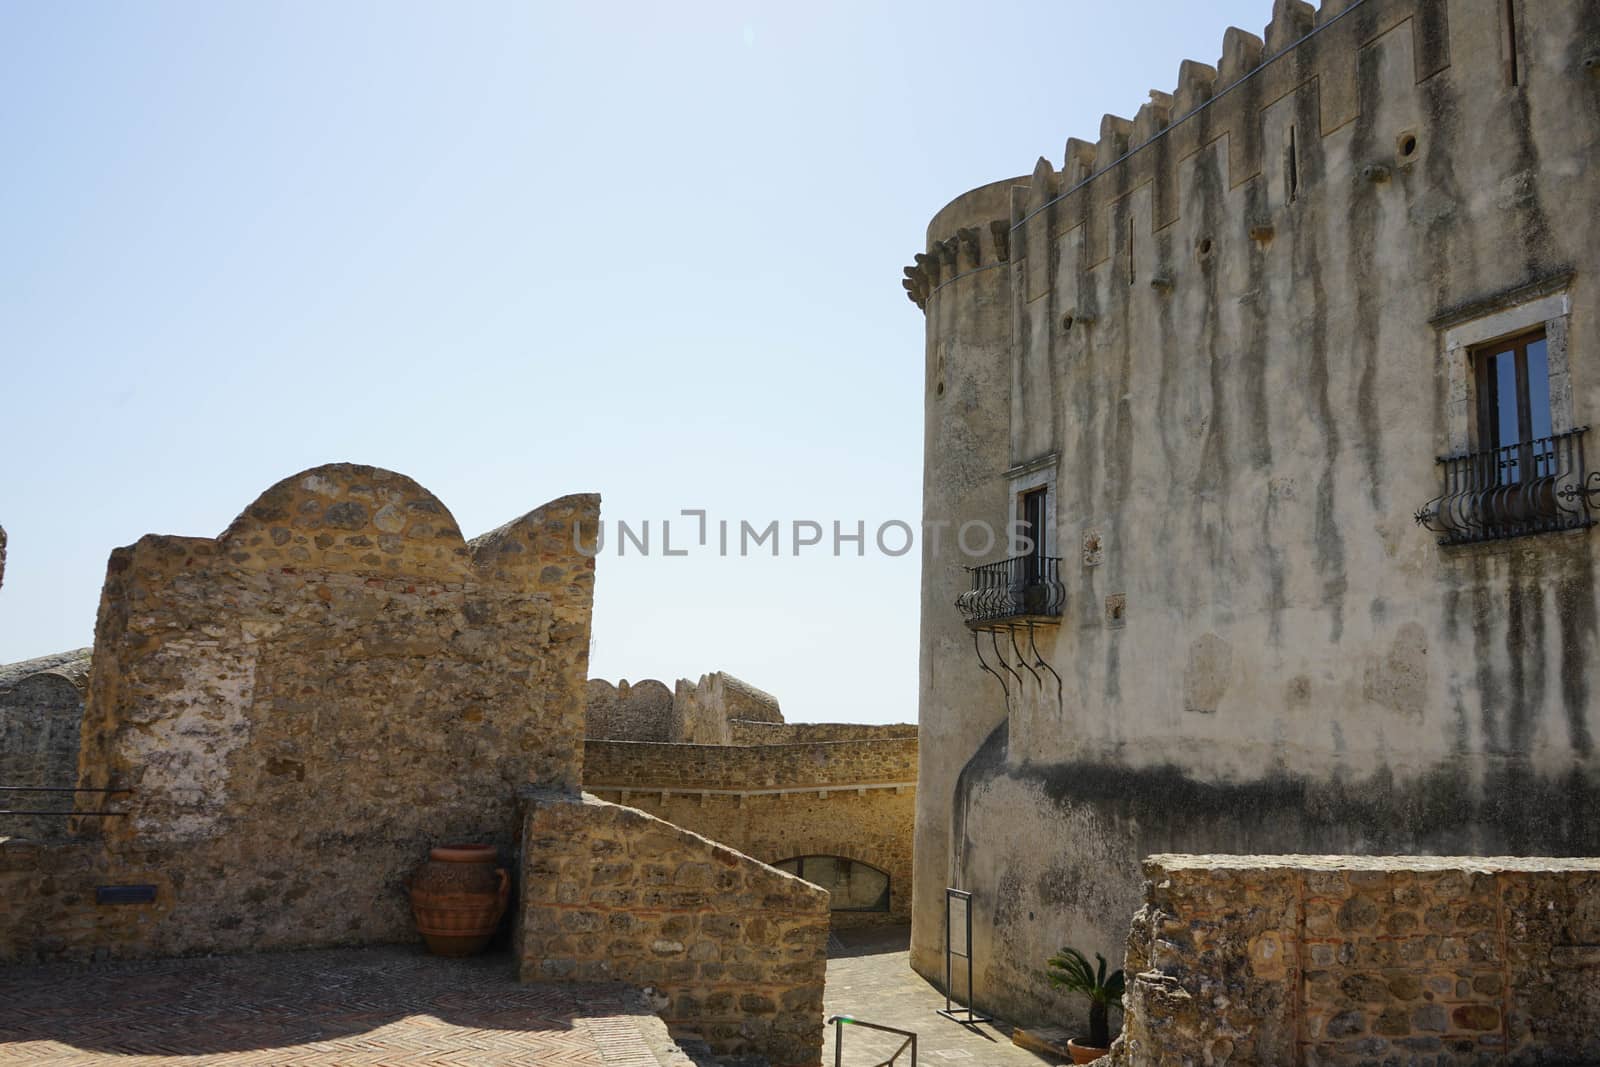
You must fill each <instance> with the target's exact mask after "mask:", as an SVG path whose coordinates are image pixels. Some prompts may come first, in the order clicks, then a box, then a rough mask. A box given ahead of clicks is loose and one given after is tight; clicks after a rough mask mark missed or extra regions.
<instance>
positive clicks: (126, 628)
mask: <svg viewBox="0 0 1600 1067" xmlns="http://www.w3.org/2000/svg"><path fill="white" fill-rule="evenodd" d="M598 508H599V500H598V498H597V497H595V496H571V497H565V498H562V499H560V500H557V501H554V502H552V503H551V504H548V505H546V506H544V507H543V508H540V509H538V510H536V511H533V512H531V513H529V514H528V515H526V516H524V517H523V518H521V519H518V520H516V521H515V522H513V523H510V524H508V525H506V526H503V527H501V528H500V529H498V530H495V531H493V532H491V533H489V534H486V535H484V536H482V537H479V538H477V539H476V540H474V541H472V542H470V543H469V542H466V541H464V540H463V539H462V537H461V534H460V532H459V531H458V530H457V529H456V524H455V520H454V519H453V518H452V517H451V516H450V513H449V512H448V511H447V510H446V509H445V507H444V505H443V504H442V503H440V502H439V500H438V499H437V498H436V497H434V496H433V495H432V494H431V493H429V492H428V491H427V490H425V489H423V488H422V487H421V486H419V485H417V484H416V483H415V482H413V481H411V480H410V479H409V478H405V477H403V476H401V475H398V474H394V473H391V472H388V471H383V470H377V469H375V468H372V467H361V466H355V465H350V464H335V465H330V466H325V467H319V468H316V469H314V470H310V471H306V472H303V473H301V474H298V475H295V476H294V477H292V478H289V479H286V480H285V481H283V482H280V483H279V484H278V485H276V486H274V487H273V488H272V489H269V490H268V491H267V492H266V493H264V494H263V495H262V496H261V497H260V498H259V499H258V500H257V501H256V502H255V503H254V504H252V505H251V506H250V507H249V508H248V509H246V511H245V512H244V513H243V514H242V515H240V516H239V518H238V519H237V520H235V522H234V523H233V524H232V525H231V526H230V527H229V528H228V530H227V531H225V532H224V533H223V534H222V536H221V537H219V538H216V539H214V540H213V539H210V538H181V537H162V536H149V537H145V538H143V539H141V540H140V541H139V542H138V543H137V544H135V545H133V546H131V547H128V548H120V549H117V550H116V551H114V552H113V553H112V555H111V560H110V564H109V567H108V572H107V577H106V584H105V589H104V592H103V594H102V598H101V604H100V613H99V620H98V623H97V627H96V635H95V650H94V659H93V671H92V675H91V680H90V689H89V698H88V703H87V706H86V708H85V711H84V718H83V737H82V742H81V752H80V760H79V766H80V778H79V784H80V786H81V787H83V788H87V789H107V788H116V789H125V790H128V791H129V792H127V793H119V794H113V795H111V796H110V797H109V798H108V797H107V796H105V795H102V794H97V793H86V794H81V795H80V799H79V801H78V804H79V810H80V811H83V812H85V814H83V815H80V816H79V817H78V818H77V819H75V820H74V821H75V824H76V825H75V827H74V829H75V832H76V834H77V835H78V837H79V838H80V842H81V843H79V844H73V845H63V846H61V848H62V849H65V850H68V851H63V852H59V853H56V852H52V851H51V850H50V849H48V848H46V849H43V850H42V851H41V850H39V849H36V848H33V847H31V846H30V847H23V846H21V845H17V844H16V843H13V842H0V899H3V900H5V901H6V902H7V904H6V908H5V910H4V911H0V958H3V959H32V958H41V957H47V958H48V957H67V958H85V957H89V956H91V955H96V954H102V955H103V954H112V955H172V954H181V953H188V952H202V951H255V950H260V949H265V948H289V947H302V946H313V945H329V944H352V943H371V942H384V941H406V940H410V939H412V938H414V937H415V934H414V932H413V929H412V923H411V917H410V914H409V908H408V906H407V902H406V896H405V893H404V888H403V884H402V879H403V878H404V876H405V875H406V874H407V873H408V872H409V871H410V870H411V868H412V867H413V866H414V865H415V864H416V863H417V862H418V860H419V859H420V858H421V857H422V856H424V855H425V854H426V849H427V847H428V846H430V845H433V844H438V843H439V842H441V841H445V840H461V839H466V840H482V841H487V842H491V843H493V844H495V845H497V846H498V847H499V848H500V850H501V854H502V856H503V857H505V858H507V859H509V858H510V856H511V854H512V852H513V850H514V848H515V847H516V845H517V842H518V838H519V821H518V811H517V803H516V792H517V790H518V789H520V788H524V787H526V786H528V785H530V784H533V785H540V786H546V787H549V788H555V789H567V790H573V791H575V790H576V789H577V787H578V784H579V781H580V778H581V774H582V759H583V752H582V729H583V686H584V681H585V677H586V675H587V658H588V646H589V615H590V606H591V600H592V592H593V578H594V572H593V565H594V563H593V560H592V559H588V558H585V557H584V556H582V555H581V554H579V553H578V552H576V551H575V550H574V548H573V547H572V542H573V536H572V532H571V531H572V527H573V524H574V523H577V524H578V525H580V526H587V527H591V528H592V527H593V526H594V525H595V523H596V521H597V518H598ZM102 807H104V808H109V809H114V810H117V811H119V812H121V813H122V814H120V815H119V816H116V817H103V816H97V815H90V814H87V812H88V811H89V810H90V809H96V808H102ZM129 883H132V884H139V885H151V886H154V888H155V900H154V901H152V902H150V903H149V904H144V905H126V904H97V903H96V900H95V898H96V893H95V890H96V887H98V886H103V885H120V884H129ZM121 909H127V910H126V911H123V910H121ZM141 909H142V910H141ZM113 912H116V913H118V915H119V916H120V915H130V916H132V918H129V919H122V918H120V917H119V918H115V919H113V918H111V913H113ZM113 930H114V931H115V936H114V937H112V936H111V932H112V931H113ZM108 938H109V940H108Z"/></svg>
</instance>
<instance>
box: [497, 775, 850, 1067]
mask: <svg viewBox="0 0 1600 1067" xmlns="http://www.w3.org/2000/svg"><path fill="white" fill-rule="evenodd" d="M523 856H524V858H525V859H524V865H523V873H522V880H523V884H524V886H525V887H526V889H525V891H524V893H523V897H522V905H521V907H522V911H521V915H520V917H519V918H520V921H519V923H518V927H517V941H518V943H517V952H518V956H519V958H520V960H521V966H522V977H523V980H524V981H530V982H531V981H540V982H549V981H571V982H594V981H622V982H627V983H629V984H631V985H636V986H640V987H642V988H643V989H644V990H645V994H646V996H647V997H648V998H650V999H651V1001H652V1006H653V1007H655V1008H656V1009H657V1010H658V1011H659V1012H660V1013H661V1015H662V1017H663V1018H664V1019H665V1020H666V1022H667V1026H668V1029H669V1030H671V1031H672V1033H673V1034H674V1035H689V1036H694V1037H698V1038H701V1039H703V1040H704V1041H706V1042H707V1043H708V1044H709V1045H710V1046H711V1047H712V1049H713V1051H715V1052H717V1053H721V1054H730V1055H737V1054H743V1053H753V1054H757V1055H764V1056H766V1057H767V1058H768V1059H769V1060H770V1061H771V1063H772V1064H773V1067H816V1065H817V1064H819V1063H820V1062H821V1057H822V989H823V981H824V977H825V971H826V968H827V938H828V910H827V894H826V893H824V892H823V891H822V890H819V889H817V888H816V887H815V886H813V885H811V884H810V883H808V882H803V881H801V880H800V879H798V878H795V877H793V876H791V875H787V874H784V873H783V872H782V871H777V870H773V869H772V868H771V867H768V866H765V865H764V864H761V863H757V862H756V861H754V860H752V859H750V858H749V857H748V856H745V855H742V854H740V853H738V852H736V851H734V850H733V849H731V848H727V847H725V846H723V845H720V844H717V843H716V842H713V841H709V840H707V839H706V838H704V837H701V836H699V835H697V834H694V833H691V832H689V831H687V830H684V829H681V828H680V827H677V826H673V825H670V824H668V823H665V822H662V821H661V820H659V819H657V818H655V817H653V816H651V815H647V814H645V813H644V812H642V811H637V810H634V809H633V808H627V807H620V806H618V805H615V804H608V803H606V802H604V801H601V800H598V799H596V798H595V797H592V796H582V797H576V796H572V795H570V794H564V793H545V794H536V795H532V796H529V797H528V808H527V822H526V828H525V836H524V841H523Z"/></svg>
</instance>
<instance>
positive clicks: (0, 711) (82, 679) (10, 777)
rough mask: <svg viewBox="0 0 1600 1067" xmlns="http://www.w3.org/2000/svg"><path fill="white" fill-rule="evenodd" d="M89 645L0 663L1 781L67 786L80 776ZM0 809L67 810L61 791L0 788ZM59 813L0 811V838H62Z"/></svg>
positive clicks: (69, 802)
mask: <svg viewBox="0 0 1600 1067" xmlns="http://www.w3.org/2000/svg"><path fill="white" fill-rule="evenodd" d="M88 675H89V650H88V649H86V648H83V649H78V650H76V651H75V652H70V653H64V654H61V655H57V656H47V657H44V658H43V659H37V660H29V661H26V662H24V663H14V664H10V665H9V666H5V667H0V785H6V786H25V787H34V788H38V787H45V788H71V787H72V786H74V785H76V784H77V780H78V724H79V723H80V722H81V721H82V719H83V690H84V687H85V686H86V685H87V683H88ZM0 808H9V809H14V810H35V811H57V810H60V811H71V810H72V798H71V795H70V794H65V793H15V792H12V793H4V792H0ZM66 832H67V820H66V819H65V818H62V817H59V816H41V815H34V816H29V815H0V837H26V838H32V839H35V840H47V839H53V838H61V837H65V836H66Z"/></svg>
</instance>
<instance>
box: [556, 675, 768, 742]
mask: <svg viewBox="0 0 1600 1067" xmlns="http://www.w3.org/2000/svg"><path fill="white" fill-rule="evenodd" d="M587 699H588V703H589V712H588V725H587V727H586V728H585V736H587V737H594V738H604V739H607V740H613V741H665V742H674V743H678V742H681V743H685V744H691V745H725V744H728V743H729V741H730V737H731V732H732V726H731V722H732V720H735V719H740V720H746V721H750V722H763V723H782V722H783V712H782V711H781V710H780V709H779V707H778V698H777V697H775V696H773V695H772V694H771V693H766V692H763V691H762V690H760V689H757V688H756V687H755V686H753V685H751V684H750V683H749V682H746V681H743V680H741V679H738V678H735V677H734V676H733V675H731V674H729V673H728V672H726V671H713V672H711V673H710V674H702V675H701V676H700V680H699V681H698V682H691V681H689V679H687V678H679V679H678V681H677V684H676V686H675V687H674V688H673V689H670V690H669V689H668V688H667V687H666V686H665V685H664V684H663V683H661V682H658V681H656V680H655V679H654V678H646V679H644V680H643V681H640V682H635V683H633V684H632V685H630V684H629V683H628V681H627V679H623V680H622V681H620V682H618V683H617V684H616V685H615V686H613V685H612V684H611V683H610V682H607V681H605V680H604V679H601V678H591V679H590V680H589V686H588V690H587Z"/></svg>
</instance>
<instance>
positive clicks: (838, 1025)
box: [827, 1015, 917, 1067]
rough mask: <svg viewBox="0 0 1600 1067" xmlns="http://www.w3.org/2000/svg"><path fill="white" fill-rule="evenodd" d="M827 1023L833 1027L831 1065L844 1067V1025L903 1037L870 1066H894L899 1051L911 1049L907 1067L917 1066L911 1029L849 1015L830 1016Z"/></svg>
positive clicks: (898, 1056) (914, 1042)
mask: <svg viewBox="0 0 1600 1067" xmlns="http://www.w3.org/2000/svg"><path fill="white" fill-rule="evenodd" d="M827 1025H829V1026H831V1027H833V1067H844V1028H845V1027H846V1026H860V1027H864V1028H866V1029H868V1030H877V1031H879V1032H880V1033H885V1034H894V1035H895V1036H896V1037H903V1038H905V1040H904V1041H902V1042H900V1046H899V1047H898V1048H896V1049H895V1050H894V1053H893V1054H892V1055H891V1056H890V1057H889V1058H888V1059H886V1060H879V1061H878V1062H877V1063H874V1064H873V1065H872V1067H896V1063H897V1061H898V1060H899V1059H900V1053H902V1052H904V1051H906V1050H907V1049H910V1050H911V1062H910V1063H909V1064H908V1065H907V1067H917V1035H916V1033H915V1032H914V1031H911V1030H900V1029H897V1028H896V1027H893V1026H883V1025H880V1024H878V1023H867V1022H862V1021H861V1020H860V1019H857V1018H855V1017H854V1016H850V1015H834V1016H830V1017H829V1019H828V1023H827Z"/></svg>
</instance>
